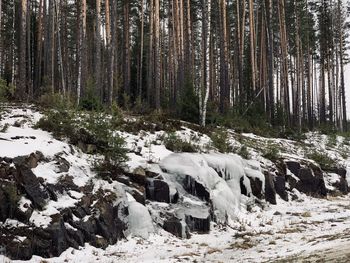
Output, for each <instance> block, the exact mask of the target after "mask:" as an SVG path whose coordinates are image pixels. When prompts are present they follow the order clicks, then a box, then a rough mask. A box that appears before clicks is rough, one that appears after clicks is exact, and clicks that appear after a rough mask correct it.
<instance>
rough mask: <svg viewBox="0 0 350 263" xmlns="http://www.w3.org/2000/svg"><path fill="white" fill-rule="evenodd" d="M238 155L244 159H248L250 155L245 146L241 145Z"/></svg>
mask: <svg viewBox="0 0 350 263" xmlns="http://www.w3.org/2000/svg"><path fill="white" fill-rule="evenodd" d="M237 154H238V155H240V156H241V157H243V158H244V159H247V160H248V159H250V153H249V151H248V148H247V146H245V145H243V146H242V147H241V148H239V150H238V152H237Z"/></svg>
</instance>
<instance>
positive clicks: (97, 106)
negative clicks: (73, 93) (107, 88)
mask: <svg viewBox="0 0 350 263" xmlns="http://www.w3.org/2000/svg"><path fill="white" fill-rule="evenodd" d="M79 107H80V109H82V110H87V111H100V110H102V103H101V100H100V98H99V97H98V94H97V91H96V87H95V83H94V81H93V80H92V79H91V78H89V79H88V81H87V88H86V91H85V92H84V94H83V97H82V98H81V101H80V104H79Z"/></svg>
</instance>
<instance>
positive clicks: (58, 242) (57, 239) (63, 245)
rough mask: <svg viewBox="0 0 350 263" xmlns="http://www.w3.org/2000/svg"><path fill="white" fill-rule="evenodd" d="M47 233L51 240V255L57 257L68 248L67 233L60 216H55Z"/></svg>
mask: <svg viewBox="0 0 350 263" xmlns="http://www.w3.org/2000/svg"><path fill="white" fill-rule="evenodd" d="M47 231H48V232H49V233H50V239H51V242H52V244H51V246H50V250H51V253H50V254H51V255H53V256H55V257H58V256H59V255H61V253H62V252H63V251H65V250H66V249H67V248H68V243H67V232H66V228H65V226H64V222H63V220H62V217H61V215H55V218H53V220H52V222H51V224H50V226H49V227H48V229H47Z"/></svg>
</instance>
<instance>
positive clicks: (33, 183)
mask: <svg viewBox="0 0 350 263" xmlns="http://www.w3.org/2000/svg"><path fill="white" fill-rule="evenodd" d="M16 168H17V175H16V181H17V183H18V184H19V185H20V186H21V187H23V189H24V191H25V192H26V194H27V195H28V197H29V199H30V200H31V201H32V202H33V205H34V207H35V208H38V209H43V208H44V206H45V204H46V201H47V199H48V198H49V194H48V193H47V191H46V190H45V188H44V187H43V186H42V185H41V184H40V182H39V180H38V178H37V177H36V176H35V174H34V173H33V172H32V170H31V169H30V168H28V167H27V166H24V165H19V166H16Z"/></svg>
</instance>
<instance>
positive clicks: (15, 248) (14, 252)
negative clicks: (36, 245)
mask: <svg viewBox="0 0 350 263" xmlns="http://www.w3.org/2000/svg"><path fill="white" fill-rule="evenodd" d="M6 239H7V240H6V242H4V243H3V241H5V240H3V239H2V237H1V236H0V247H3V248H4V249H3V250H4V251H3V253H0V255H2V254H4V255H6V256H7V257H9V258H10V259H18V260H29V259H31V258H32V255H33V250H32V242H31V240H30V239H28V238H26V239H25V240H23V241H20V240H18V239H16V237H15V236H10V237H7V238H6ZM2 243H3V244H2Z"/></svg>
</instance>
